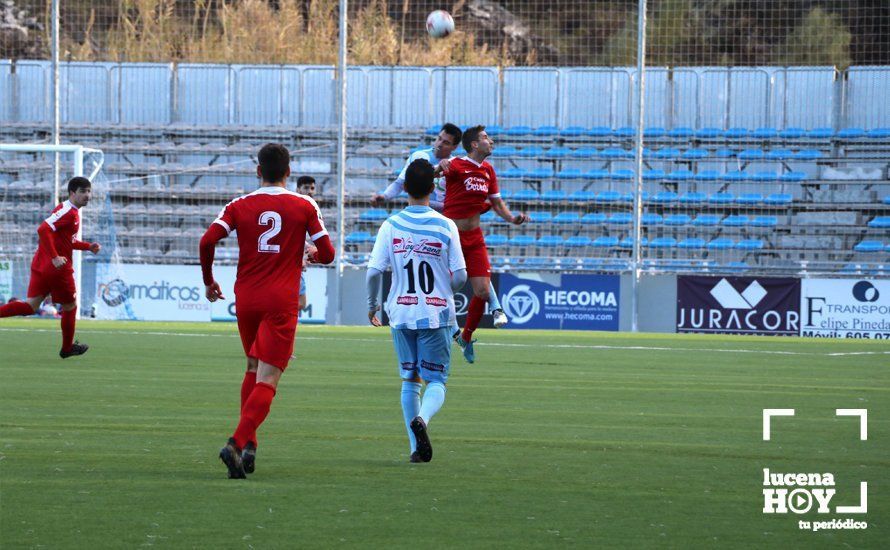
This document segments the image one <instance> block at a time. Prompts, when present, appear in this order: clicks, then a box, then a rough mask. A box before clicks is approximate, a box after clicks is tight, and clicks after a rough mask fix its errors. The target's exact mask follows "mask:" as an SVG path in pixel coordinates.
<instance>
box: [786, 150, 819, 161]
mask: <svg viewBox="0 0 890 550" xmlns="http://www.w3.org/2000/svg"><path fill="white" fill-rule="evenodd" d="M792 158H794V160H817V159H820V158H822V151H820V150H818V149H801V150H800V151H798V152H796V153H794V156H793V157H792Z"/></svg>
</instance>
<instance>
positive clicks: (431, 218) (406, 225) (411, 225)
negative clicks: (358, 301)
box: [367, 159, 467, 462]
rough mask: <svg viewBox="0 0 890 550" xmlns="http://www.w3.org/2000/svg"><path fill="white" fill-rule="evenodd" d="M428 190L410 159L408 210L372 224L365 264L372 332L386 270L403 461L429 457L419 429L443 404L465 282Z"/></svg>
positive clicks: (422, 163)
mask: <svg viewBox="0 0 890 550" xmlns="http://www.w3.org/2000/svg"><path fill="white" fill-rule="evenodd" d="M433 188H434V184H433V166H432V164H430V163H429V161H426V160H424V159H418V160H415V161H414V162H412V163H411V164H410V165H409V166H408V168H407V169H406V170H405V190H406V191H407V192H408V196H409V198H408V207H407V208H405V209H404V210H402V211H400V212H398V213H396V214H393V215H392V216H390V217H389V219H387V220H386V221H385V222H383V225H381V226H380V230H379V231H378V232H377V240H376V242H375V243H374V249H373V251H372V252H371V259H370V261H369V262H368V276H367V285H368V319H369V320H370V322H371V324H372V325H374V326H377V327H379V326H380V320H379V319H378V318H377V312H378V311H379V310H380V306H379V305H378V302H377V299H378V294H379V291H380V282H381V280H382V278H383V272H384V271H386V270H387V269H388V268H392V286H391V288H390V290H389V296H388V297H387V299H386V305H385V307H386V313H387V315H388V316H389V324H390V328H391V330H392V338H393V344H394V345H395V350H396V357H397V359H398V361H399V374H400V376H401V379H402V394H401V395H402V415H403V417H404V419H405V426H406V428H407V430H408V441H409V444H410V447H411V457H410V460H411V462H429V461H430V460H431V459H432V457H433V447H432V445H431V444H430V438H429V434H428V430H427V427H428V425H429V422H430V419H432V417H433V415H435V414H436V413H437V412H438V411H439V409H441V408H442V405H443V404H444V403H445V384H446V382H448V374H449V371H450V369H451V333H452V331H453V330H454V329H455V328H456V327H457V319H456V316H455V311H454V291H455V290H458V289H460V288H463V286H464V284H465V283H466V282H467V266H466V264H465V263H464V255H463V252H462V251H461V248H460V236H459V235H458V233H457V226H456V225H454V222H453V221H451V220H449V219H448V218H446V217H445V216H443V215H441V214H439V213H438V212H436V211H435V210H433V209H432V208H430V206H429V203H430V194H431V193H432V192H433ZM423 382H426V389H425V390H424V392H423V399H421V387H422V383H423Z"/></svg>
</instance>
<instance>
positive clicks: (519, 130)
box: [504, 126, 532, 136]
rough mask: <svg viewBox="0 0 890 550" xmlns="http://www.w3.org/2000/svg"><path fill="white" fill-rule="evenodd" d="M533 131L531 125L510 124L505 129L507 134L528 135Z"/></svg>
mask: <svg viewBox="0 0 890 550" xmlns="http://www.w3.org/2000/svg"><path fill="white" fill-rule="evenodd" d="M531 133H532V129H531V127H530V126H510V127H509V128H506V129H505V130H504V135H506V136H527V135H529V134H531Z"/></svg>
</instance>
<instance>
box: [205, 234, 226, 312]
mask: <svg viewBox="0 0 890 550" xmlns="http://www.w3.org/2000/svg"><path fill="white" fill-rule="evenodd" d="M227 235H228V233H227V232H226V230H225V229H224V228H223V226H221V225H219V224H217V223H212V224H210V227H208V228H207V231H206V232H205V233H204V236H203V237H201V242H200V244H199V245H198V249H199V251H200V254H201V275H202V276H203V278H204V293H205V295H206V296H207V299H208V300H209V301H211V302H215V301H217V300H219V299H224V298H225V296H223V294H222V290H221V289H220V288H219V284H218V283H217V282H216V281H215V280H214V279H213V258H214V256H215V255H216V243H218V242H219V241H221V240H222V239H224V238H225V237H226V236H227Z"/></svg>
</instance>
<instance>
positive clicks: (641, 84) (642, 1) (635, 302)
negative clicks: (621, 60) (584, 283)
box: [630, 0, 646, 332]
mask: <svg viewBox="0 0 890 550" xmlns="http://www.w3.org/2000/svg"><path fill="white" fill-rule="evenodd" d="M637 12H638V14H637V81H636V88H637V90H636V94H637V133H636V143H635V146H634V164H635V165H636V176H635V178H634V187H635V189H634V218H633V222H634V226H633V235H634V236H633V261H632V262H631V265H632V268H633V277H632V278H631V296H630V300H631V330H632V331H633V332H638V331H639V311H638V310H639V306H640V299H639V292H640V271H641V268H642V260H643V258H642V247H641V246H640V244H641V243H640V239H641V237H642V227H641V226H642V223H641V220H642V216H643V126H644V124H643V106H644V105H645V104H646V102H645V101H644V100H643V93H644V91H645V89H646V86H645V80H646V73H645V67H646V0H639V3H638V7H637Z"/></svg>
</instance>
